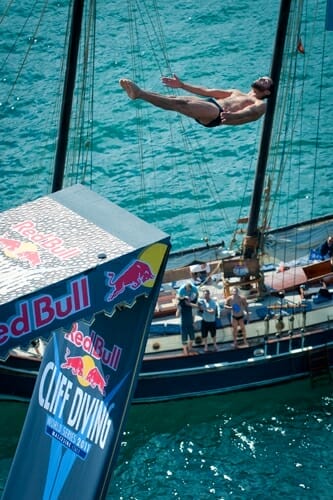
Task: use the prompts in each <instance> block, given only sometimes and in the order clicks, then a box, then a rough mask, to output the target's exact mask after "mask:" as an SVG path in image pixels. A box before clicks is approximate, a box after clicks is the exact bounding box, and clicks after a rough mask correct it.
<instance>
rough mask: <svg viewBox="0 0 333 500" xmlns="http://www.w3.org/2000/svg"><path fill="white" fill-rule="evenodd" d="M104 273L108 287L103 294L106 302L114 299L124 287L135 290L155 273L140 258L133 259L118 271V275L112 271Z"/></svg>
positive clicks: (152, 278) (153, 276)
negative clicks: (122, 269) (120, 271)
mask: <svg viewBox="0 0 333 500" xmlns="http://www.w3.org/2000/svg"><path fill="white" fill-rule="evenodd" d="M105 275H106V278H107V280H106V285H107V286H109V287H110V291H109V293H107V294H106V296H105V301H106V302H111V301H112V300H114V299H115V298H116V297H118V295H120V294H122V293H123V292H124V291H125V290H126V288H130V289H131V290H137V289H138V288H139V287H140V286H141V285H144V284H145V283H146V282H147V281H150V280H154V279H155V274H153V272H152V270H151V268H150V266H149V265H148V264H147V263H146V262H142V261H141V260H135V261H134V262H133V263H132V264H130V265H129V267H127V268H126V269H125V270H124V271H123V272H122V273H119V274H118V276H116V274H115V273H113V272H112V271H110V272H107V273H105Z"/></svg>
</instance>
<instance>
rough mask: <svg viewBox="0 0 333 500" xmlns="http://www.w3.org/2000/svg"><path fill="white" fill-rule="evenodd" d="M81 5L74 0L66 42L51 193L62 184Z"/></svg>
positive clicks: (80, 25)
mask: <svg viewBox="0 0 333 500" xmlns="http://www.w3.org/2000/svg"><path fill="white" fill-rule="evenodd" d="M83 5H84V0H74V3H73V10H72V19H71V29H70V35H69V42H68V51H67V63H66V73H65V80H64V88H63V98H62V105H61V113H60V120H59V127H58V140H57V147H56V154H55V160H54V172H53V183H52V193H54V192H55V191H59V190H60V189H62V186H63V179H64V172H65V165H66V156H67V145H68V136H69V127H70V119H71V113H72V103H73V94H74V88H75V77H76V68H77V59H78V53H79V46H80V37H81V27H82V17H83Z"/></svg>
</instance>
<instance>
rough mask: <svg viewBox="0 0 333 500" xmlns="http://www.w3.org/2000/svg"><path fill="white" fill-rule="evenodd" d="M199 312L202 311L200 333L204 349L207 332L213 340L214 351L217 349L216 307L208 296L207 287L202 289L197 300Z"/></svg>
mask: <svg viewBox="0 0 333 500" xmlns="http://www.w3.org/2000/svg"><path fill="white" fill-rule="evenodd" d="M198 306H199V312H201V313H202V322H201V334H202V338H203V342H204V350H205V352H207V351H208V346H207V342H208V333H210V336H211V338H212V340H213V348H214V351H217V345H216V318H217V317H218V307H217V304H216V302H215V300H213V299H212V298H211V296H210V291H209V290H208V289H206V290H204V296H203V299H200V300H199V302H198Z"/></svg>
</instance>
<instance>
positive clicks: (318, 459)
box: [0, 381, 333, 500]
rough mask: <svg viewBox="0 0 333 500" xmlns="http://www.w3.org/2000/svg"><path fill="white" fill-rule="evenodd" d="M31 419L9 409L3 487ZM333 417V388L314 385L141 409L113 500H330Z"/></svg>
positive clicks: (128, 435) (1, 462) (0, 440)
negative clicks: (22, 431)
mask: <svg viewBox="0 0 333 500" xmlns="http://www.w3.org/2000/svg"><path fill="white" fill-rule="evenodd" d="M25 411H26V406H25V405H18V404H13V403H6V404H1V412H0V423H1V429H2V432H1V434H0V445H1V446H0V486H1V485H3V484H4V481H5V478H6V475H7V473H8V470H9V466H10V462H11V458H12V456H13V453H14V450H15V446H16V443H17V439H18V436H19V432H20V428H21V425H22V423H23V418H24V414H25ZM332 412H333V394H332V387H329V386H326V387H325V386H323V387H316V388H311V386H310V383H309V381H304V382H297V383H292V384H289V385H285V386H283V387H278V388H277V387H275V388H270V389H260V390H257V391H255V392H247V393H239V394H233V395H228V396H221V397H209V398H200V399H195V400H187V401H182V402H177V403H167V404H158V405H143V406H133V407H132V409H131V411H130V415H129V420H128V423H127V427H126V432H125V433H124V436H123V441H122V446H121V450H120V455H119V459H118V466H117V468H116V470H115V472H114V476H113V480H112V481H111V485H110V488H109V494H108V496H107V498H109V499H110V500H111V499H112V500H117V499H119V500H120V499H122V500H130V499H131V500H134V499H135V500H146V499H149V500H153V499H159V500H162V499H172V498H177V499H182V500H187V499H188V500H190V499H192V498H202V499H220V500H222V499H229V498H230V499H231V498H236V499H238V500H243V499H255V498H262V499H278V498H281V497H282V498H286V499H306V500H310V499H311V500H330V499H331V498H332V487H333V477H332V472H333V467H332V453H331V449H332V446H333V428H332V425H333V413H332ZM8 428H9V429H10V431H9V432H6V431H5V429H8Z"/></svg>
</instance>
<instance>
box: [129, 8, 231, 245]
mask: <svg viewBox="0 0 333 500" xmlns="http://www.w3.org/2000/svg"><path fill="white" fill-rule="evenodd" d="M127 5H128V16H129V40H130V47H131V57H132V74H133V80H134V81H137V80H139V81H142V82H145V68H144V67H143V65H144V57H142V55H143V54H144V53H145V52H146V51H147V50H148V49H149V55H152V58H153V59H154V62H155V64H156V66H157V68H158V72H159V74H160V76H162V75H164V74H166V73H167V74H172V70H171V63H170V59H169V57H168V52H167V44H166V39H165V35H164V30H163V25H162V21H161V17H160V14H159V8H158V4H157V1H156V0H153V2H152V3H150V4H149V5H148V4H147V2H146V1H140V2H139V1H137V0H132V1H131V0H128V3H127ZM142 30H143V34H142ZM164 118H165V119H164V122H165V123H168V125H169V136H170V142H169V148H170V151H171V154H170V155H169V161H170V162H171V163H172V165H171V170H172V171H171V172H170V178H172V179H173V184H174V186H175V187H176V186H177V189H179V190H181V191H180V192H179V193H174V196H173V198H172V199H171V201H170V203H172V204H175V198H176V197H177V196H179V198H181V197H182V196H184V194H182V193H184V190H185V189H187V188H188V186H185V187H184V184H183V183H184V177H182V176H181V173H180V172H179V169H178V168H177V164H176V162H177V156H178V155H179V154H181V155H186V159H187V161H188V173H187V175H186V178H187V179H188V182H190V184H191V196H193V198H194V200H195V205H196V206H195V211H196V212H197V214H198V225H199V226H200V227H201V234H202V239H203V240H204V241H209V240H210V234H209V223H208V217H209V215H208V216H207V213H208V214H209V212H210V210H209V207H207V203H208V202H209V205H211V206H214V210H215V211H217V210H218V209H219V210H220V213H221V215H220V220H221V223H223V221H224V223H225V225H226V226H228V225H230V222H229V220H228V217H227V215H226V212H225V210H224V209H223V207H222V206H221V205H222V202H221V199H223V197H222V196H221V192H220V193H219V192H218V190H217V188H216V186H215V185H214V181H213V179H212V176H211V174H210V168H209V167H210V166H209V161H206V160H205V158H204V157H203V151H204V148H203V147H201V146H200V145H199V144H198V140H197V139H196V134H195V133H193V127H192V124H191V123H190V124H189V125H188V126H187V127H185V125H184V119H183V117H182V116H181V115H178V114H177V123H178V128H179V133H178V134H177V133H176V132H175V127H174V116H172V117H170V116H169V115H168V114H166V115H164ZM149 121H150V120H149V112H148V111H147V109H146V108H145V107H141V106H137V107H136V123H137V138H138V148H139V162H140V176H141V190H142V203H143V206H144V210H145V211H148V210H149V209H151V207H152V205H155V213H157V208H158V203H159V200H158V198H156V197H154V196H153V194H152V193H151V190H149V188H148V186H147V185H146V182H147V179H146V177H147V176H146V168H145V161H144V156H145V151H144V148H143V143H144V142H147V141H145V137H146V135H147V130H148V134H149V136H150V141H149V144H150V147H151V150H152V152H151V154H150V155H149V160H150V162H151V163H152V164H153V169H154V172H155V174H154V179H156V181H157V182H158V181H159V178H158V169H159V165H156V161H158V156H159V155H158V153H157V151H156V147H155V144H154V140H153V138H152V136H151V129H150V127H149V125H148V126H147V123H148V124H149ZM143 122H144V123H145V127H144V130H145V131H144V132H143V127H142V123H143ZM180 140H181V146H180V145H179V142H180ZM199 152H200V153H199ZM199 154H200V159H199ZM178 179H179V182H178ZM203 182H205V192H206V196H203V190H202V188H203ZM181 186H183V187H181ZM221 190H222V188H221V189H220V191H221ZM149 193H151V194H150V196H151V197H150V199H149V203H148V201H147V200H148V198H147V197H148V194H149ZM175 208H177V207H175ZM207 208H208V210H207ZM152 222H154V221H152ZM184 224H186V220H184Z"/></svg>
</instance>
